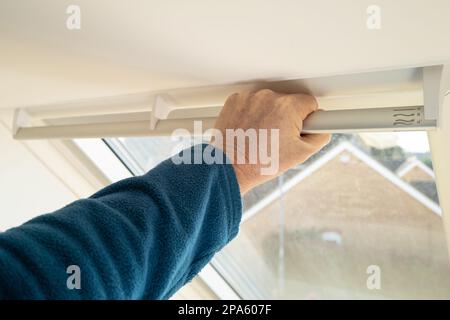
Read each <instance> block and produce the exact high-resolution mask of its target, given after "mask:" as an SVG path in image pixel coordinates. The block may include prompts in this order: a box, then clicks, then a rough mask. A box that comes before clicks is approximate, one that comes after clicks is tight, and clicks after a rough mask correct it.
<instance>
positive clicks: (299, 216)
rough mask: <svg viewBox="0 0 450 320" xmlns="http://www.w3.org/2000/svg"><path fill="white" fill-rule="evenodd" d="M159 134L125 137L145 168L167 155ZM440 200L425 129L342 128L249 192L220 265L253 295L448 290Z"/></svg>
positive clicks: (448, 294)
mask: <svg viewBox="0 0 450 320" xmlns="http://www.w3.org/2000/svg"><path fill="white" fill-rule="evenodd" d="M160 139H162V138H133V139H122V140H121V141H120V143H121V144H122V146H123V147H124V149H125V150H128V152H129V154H131V155H132V157H131V158H132V159H134V160H133V161H135V162H136V163H138V165H139V166H140V167H141V168H142V170H148V169H150V168H151V167H152V166H154V165H155V164H156V163H158V162H159V161H160V160H163V159H164V158H166V157H168V156H169V155H170V154H169V153H170V151H169V153H167V151H166V150H167V148H168V147H169V141H170V138H164V139H166V140H160ZM158 141H159V142H158ZM114 143H116V144H117V143H118V141H117V140H116V141H115V142H112V145H114ZM157 143H161V146H164V148H165V149H164V148H160V146H158V145H157ZM170 143H171V147H172V148H173V146H174V145H176V142H175V143H174V142H170ZM172 148H171V149H170V150H173V149H172ZM161 150H163V151H161ZM123 158H126V157H123ZM438 203H439V202H438V197H437V192H436V187H435V184H434V174H433V171H432V163H431V157H430V153H429V148H428V143H427V138H426V134H425V133H424V132H411V133H409V132H408V133H407V132H402V133H370V134H357V135H353V134H336V135H334V136H333V139H332V142H331V143H330V144H329V145H328V146H327V147H325V148H324V149H323V150H322V151H321V152H320V153H319V154H317V155H315V156H313V157H312V158H310V159H309V160H308V161H307V162H305V163H304V164H302V165H299V166H298V167H296V168H294V169H292V170H290V171H288V172H287V173H285V174H284V175H283V176H281V177H279V178H277V179H274V180H272V181H270V182H268V183H266V184H264V185H261V186H259V187H257V188H255V189H254V190H252V191H251V192H249V193H248V194H247V195H246V196H245V197H244V208H245V212H244V218H243V220H244V221H243V222H242V224H241V232H240V233H239V235H238V236H237V238H236V239H235V240H233V241H232V242H231V243H230V244H229V246H227V247H226V248H225V249H224V250H222V251H221V252H220V253H219V254H217V255H216V257H215V258H214V260H213V264H214V266H215V268H216V269H217V270H219V272H220V273H221V274H222V275H223V276H224V277H225V278H226V280H227V281H228V283H230V284H231V285H232V286H233V287H234V289H235V290H236V291H237V292H238V293H239V294H240V295H241V296H242V297H243V298H247V299H251V298H253V299H259V298H274V299H278V298H282V299H315V298H318V299H322V298H344V299H345V298H369V299H370V298H377V299H378V298H450V272H449V271H450V268H449V260H448V255H447V247H446V241H445V236H444V230H443V225H442V220H441V219H442V218H441V216H440V208H439V204H438Z"/></svg>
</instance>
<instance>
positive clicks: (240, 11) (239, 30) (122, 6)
mask: <svg viewBox="0 0 450 320" xmlns="http://www.w3.org/2000/svg"><path fill="white" fill-rule="evenodd" d="M374 3H375V4H377V5H379V6H380V8H381V10H382V12H381V26H382V28H381V29H380V30H369V29H367V27H366V19H367V14H366V8H367V7H368V6H369V5H371V4H374ZM69 4H78V5H79V6H80V7H81V18H82V20H81V21H82V24H81V30H78V31H69V30H67V29H66V18H67V14H66V13H65V11H66V8H67V6H68V5H69ZM449 15H450V1H449V0H432V1H430V0H395V1H393V0H377V1H372V0H359V1H356V0H339V1H336V0H328V1H325V0H309V1H307V0H278V1H275V0H264V1H262V0H239V1H237V0H229V1H213V0H191V1H185V0H179V1H170V0H164V1H163V0H160V1H155V0H152V1H150V0H122V1H111V0H76V1H75V0H72V1H65V0H58V1H54V0H39V1H30V0H0V93H1V95H0V108H8V107H17V106H29V105H35V104H46V103H50V102H57V101H67V100H75V99H81V98H91V97H99V96H107V95H116V94H126V93H131V92H139V91H148V90H161V89H168V88H177V87H189V86H200V85H210V84H224V83H235V82H241V81H251V80H256V79H258V80H261V79H269V80H270V79H293V78H305V77H317V76H321V75H330V74H343V73H350V72H358V71H366V70H372V69H386V68H395V67H401V66H417V65H428V64H433V63H435V62H442V61H446V60H450V41H449V39H450V17H449Z"/></svg>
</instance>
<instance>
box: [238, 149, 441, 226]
mask: <svg viewBox="0 0 450 320" xmlns="http://www.w3.org/2000/svg"><path fill="white" fill-rule="evenodd" d="M343 151H348V152H349V153H351V154H352V155H353V156H355V157H356V158H358V159H359V160H361V161H363V162H364V163H365V164H366V165H367V166H368V167H369V168H371V169H373V170H375V171H376V172H377V173H379V174H380V175H382V176H383V177H384V178H386V180H388V181H389V182H391V183H392V184H394V185H395V186H396V187H398V188H399V189H401V190H402V191H404V192H405V193H407V194H408V195H410V196H411V197H412V198H413V199H415V200H416V201H418V202H419V203H421V204H423V205H424V206H425V207H427V208H428V209H430V210H431V211H432V212H434V213H435V214H437V215H441V209H440V207H439V205H438V204H437V203H436V202H435V201H433V200H432V199H430V198H429V197H427V196H426V195H425V194H423V193H422V192H420V191H419V190H420V189H419V190H417V189H416V188H414V187H413V186H412V185H410V184H409V183H407V182H406V181H404V180H403V179H402V178H401V176H399V175H397V174H396V173H394V172H392V171H391V170H389V169H388V168H386V167H385V166H383V165H382V164H380V163H379V162H378V161H376V160H375V159H373V158H372V157H371V156H370V155H368V154H366V153H364V152H363V151H361V150H359V149H358V148H357V147H355V146H354V145H352V144H351V143H350V142H348V141H343V142H340V143H338V144H337V145H336V146H334V147H333V148H331V149H330V150H329V151H328V152H326V153H325V154H324V155H322V156H321V157H320V158H318V159H317V160H315V161H314V162H313V163H311V164H310V165H309V166H307V167H306V168H304V169H303V170H302V171H300V172H299V173H294V174H293V176H292V177H290V179H288V180H287V181H286V182H285V183H283V185H282V186H280V187H279V188H276V189H275V191H272V192H270V193H268V194H267V195H266V196H265V197H264V198H262V200H260V201H258V202H256V203H255V204H254V205H253V206H252V207H250V208H249V209H248V210H246V212H245V214H244V216H243V220H246V219H249V218H250V217H252V216H254V215H255V214H257V213H258V212H259V211H261V210H262V209H264V208H265V207H266V206H268V205H269V204H270V203H272V202H273V201H275V200H276V199H278V198H279V197H280V196H281V195H282V194H283V193H286V192H288V191H289V190H291V189H292V188H293V187H294V186H296V185H297V184H298V183H300V182H301V181H302V180H304V179H305V178H306V177H308V176H309V175H311V174H312V173H314V172H316V171H317V170H319V169H320V168H321V167H322V166H323V165H325V164H326V163H328V162H329V161H330V160H332V159H334V158H335V157H336V156H337V155H339V154H341V153H342V152H343ZM409 166H410V165H408V166H404V169H402V171H403V170H405V168H406V169H408V167H409ZM414 166H420V164H414ZM424 166H425V165H424ZM401 167H403V166H401ZM399 169H401V168H399ZM409 170H410V169H409ZM402 171H401V172H402ZM430 171H431V169H430ZM405 172H407V171H405ZM431 172H432V171H431Z"/></svg>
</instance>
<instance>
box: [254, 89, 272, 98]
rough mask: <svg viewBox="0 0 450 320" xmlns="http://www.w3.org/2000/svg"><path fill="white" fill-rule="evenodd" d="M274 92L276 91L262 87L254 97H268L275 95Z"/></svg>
mask: <svg viewBox="0 0 450 320" xmlns="http://www.w3.org/2000/svg"><path fill="white" fill-rule="evenodd" d="M274 94H275V92H274V91H272V90H270V89H261V90H258V91H256V92H255V94H254V97H255V98H257V99H260V98H267V97H270V96H273V95H274Z"/></svg>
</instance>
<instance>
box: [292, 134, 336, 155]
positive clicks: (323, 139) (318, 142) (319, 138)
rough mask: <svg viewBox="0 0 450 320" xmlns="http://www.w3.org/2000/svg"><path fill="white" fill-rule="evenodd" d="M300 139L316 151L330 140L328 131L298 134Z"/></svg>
mask: <svg viewBox="0 0 450 320" xmlns="http://www.w3.org/2000/svg"><path fill="white" fill-rule="evenodd" d="M300 140H302V141H303V142H304V143H306V144H308V145H309V146H311V147H312V148H313V149H317V151H318V150H320V149H322V148H323V147H324V146H325V145H327V144H328V143H329V142H330V140H331V134H329V133H314V134H313V133H309V134H302V135H301V136H300Z"/></svg>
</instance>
